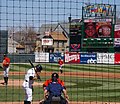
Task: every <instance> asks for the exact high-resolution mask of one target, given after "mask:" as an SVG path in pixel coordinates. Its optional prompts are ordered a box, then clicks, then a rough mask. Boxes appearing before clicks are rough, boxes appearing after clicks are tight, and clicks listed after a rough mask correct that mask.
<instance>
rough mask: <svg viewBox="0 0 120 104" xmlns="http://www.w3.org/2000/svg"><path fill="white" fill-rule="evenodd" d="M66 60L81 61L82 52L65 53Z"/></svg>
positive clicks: (69, 61) (70, 61)
mask: <svg viewBox="0 0 120 104" xmlns="http://www.w3.org/2000/svg"><path fill="white" fill-rule="evenodd" d="M65 62H66V63H78V64H79V63H80V54H79V53H70V52H66V53H65Z"/></svg>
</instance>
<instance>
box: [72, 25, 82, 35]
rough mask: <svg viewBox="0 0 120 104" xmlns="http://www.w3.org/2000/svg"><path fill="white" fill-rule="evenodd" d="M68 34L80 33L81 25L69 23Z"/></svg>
mask: <svg viewBox="0 0 120 104" xmlns="http://www.w3.org/2000/svg"><path fill="white" fill-rule="evenodd" d="M70 35H81V25H80V24H71V25H70Z"/></svg>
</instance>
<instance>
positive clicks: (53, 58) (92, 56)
mask: <svg viewBox="0 0 120 104" xmlns="http://www.w3.org/2000/svg"><path fill="white" fill-rule="evenodd" d="M8 57H10V59H11V63H28V59H31V60H32V62H36V63H39V62H41V63H57V62H58V59H59V58H61V59H63V60H64V62H65V63H69V64H70V63H76V64H90V63H91V64H120V53H75V52H74V53H73V52H66V53H35V54H19V55H17V54H16V55H15V54H13V55H12V54H10V55H9V54H8ZM2 59H3V56H2V55H0V62H2Z"/></svg>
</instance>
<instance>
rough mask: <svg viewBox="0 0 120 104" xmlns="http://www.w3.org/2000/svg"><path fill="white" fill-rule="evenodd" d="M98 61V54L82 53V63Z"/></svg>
mask: <svg viewBox="0 0 120 104" xmlns="http://www.w3.org/2000/svg"><path fill="white" fill-rule="evenodd" d="M96 62H97V55H96V54H95V53H81V54H80V63H81V64H95V63H96Z"/></svg>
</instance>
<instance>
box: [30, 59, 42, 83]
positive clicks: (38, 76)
mask: <svg viewBox="0 0 120 104" xmlns="http://www.w3.org/2000/svg"><path fill="white" fill-rule="evenodd" d="M28 61H29V63H30V65H31V66H32V68H34V70H35V73H36V75H37V78H39V80H40V81H41V78H40V75H39V74H38V73H37V70H36V69H35V66H34V65H33V63H32V61H31V60H30V59H29V60H28Z"/></svg>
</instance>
